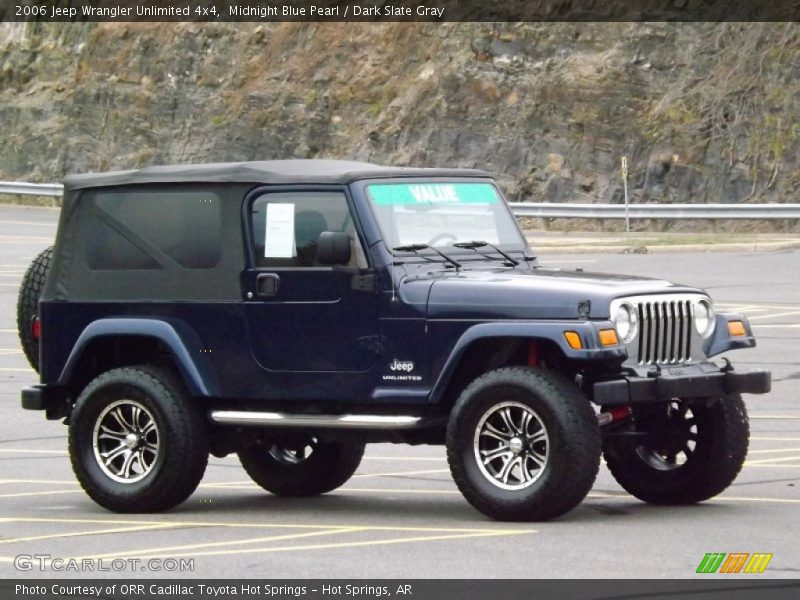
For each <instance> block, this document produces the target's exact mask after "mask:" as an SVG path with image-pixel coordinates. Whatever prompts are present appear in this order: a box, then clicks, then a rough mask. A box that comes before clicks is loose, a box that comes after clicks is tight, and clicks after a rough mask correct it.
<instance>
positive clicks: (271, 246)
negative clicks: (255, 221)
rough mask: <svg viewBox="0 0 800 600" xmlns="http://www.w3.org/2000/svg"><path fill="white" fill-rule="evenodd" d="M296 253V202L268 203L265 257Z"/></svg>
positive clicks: (289, 255)
mask: <svg viewBox="0 0 800 600" xmlns="http://www.w3.org/2000/svg"><path fill="white" fill-rule="evenodd" d="M294 254H295V252H294V204H272V203H270V204H267V231H266V233H265V235H264V258H292V257H293V256H294Z"/></svg>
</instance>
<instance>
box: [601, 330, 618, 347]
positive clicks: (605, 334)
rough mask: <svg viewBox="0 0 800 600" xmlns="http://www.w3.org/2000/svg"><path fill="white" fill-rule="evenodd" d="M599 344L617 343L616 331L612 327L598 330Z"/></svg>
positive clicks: (611, 344)
mask: <svg viewBox="0 0 800 600" xmlns="http://www.w3.org/2000/svg"><path fill="white" fill-rule="evenodd" d="M600 344H601V345H602V346H616V345H617V344H619V340H618V339H617V332H616V331H615V330H613V329H601V330H600Z"/></svg>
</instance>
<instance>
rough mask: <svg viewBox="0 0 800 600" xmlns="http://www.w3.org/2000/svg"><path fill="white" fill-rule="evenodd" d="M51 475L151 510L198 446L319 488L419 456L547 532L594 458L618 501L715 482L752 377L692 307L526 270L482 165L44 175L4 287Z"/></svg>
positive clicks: (690, 496)
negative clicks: (63, 445) (44, 204)
mask: <svg viewBox="0 0 800 600" xmlns="http://www.w3.org/2000/svg"><path fill="white" fill-rule="evenodd" d="M19 322H20V326H21V330H20V333H21V337H22V339H23V345H24V347H25V349H26V352H27V353H28V355H29V357H30V358H31V359H32V362H33V363H34V364H35V365H36V366H37V367H38V368H39V370H40V374H41V384H40V385H37V386H35V387H32V388H29V389H26V390H24V391H23V392H22V405H23V407H24V408H27V409H33V410H44V411H46V414H47V417H48V418H50V419H61V418H64V419H65V420H66V422H67V423H68V424H69V451H70V456H71V460H72V465H73V468H74V470H75V474H76V475H77V477H78V479H79V480H80V482H81V485H82V486H83V488H84V489H85V490H86V492H87V493H88V494H89V496H91V497H92V498H93V499H94V500H95V501H96V502H98V503H99V504H101V505H102V506H104V507H106V508H109V509H111V510H114V511H123V512H144V511H160V510H165V509H168V508H171V507H173V506H175V505H177V504H179V503H180V502H182V501H184V500H185V499H186V498H187V497H188V496H189V495H190V494H191V493H192V492H193V491H194V490H195V488H196V487H197V485H198V483H199V482H200V480H201V478H202V476H203V472H204V470H205V468H206V464H207V461H208V455H209V453H211V454H213V455H214V456H220V457H221V456H225V455H227V454H230V453H233V452H235V453H237V454H238V456H239V458H240V460H241V463H242V465H243V466H244V468H245V470H246V471H247V473H248V474H249V475H250V476H251V477H252V478H253V480H254V481H255V482H257V483H258V484H259V485H260V486H262V487H263V488H264V489H266V490H268V491H270V492H272V493H275V494H283V495H287V496H307V495H313V494H321V493H325V492H328V491H331V490H333V489H335V488H337V487H339V486H341V485H342V484H343V483H344V482H345V481H347V480H348V478H349V477H350V476H352V475H353V473H354V472H355V471H356V469H357V468H358V465H359V462H360V460H361V458H362V455H363V452H364V445H365V444H366V443H369V442H403V443H410V444H445V445H446V447H447V457H448V461H449V464H450V468H451V470H452V474H453V478H454V479H455V481H456V483H457V485H458V487H459V489H460V490H461V491H462V492H463V494H464V496H465V497H466V498H467V500H468V501H469V502H471V503H472V504H473V505H474V506H475V507H476V508H478V509H479V510H481V511H483V512H484V513H486V514H488V515H491V516H492V517H495V518H498V519H506V520H534V519H549V518H552V517H556V516H558V515H561V514H563V513H565V512H567V511H569V510H570V509H572V508H573V507H575V506H576V505H577V504H578V503H580V502H581V500H582V499H583V498H584V497H585V496H586V494H587V493H588V492H589V490H590V488H591V486H592V484H593V482H594V480H595V477H596V475H597V471H598V465H599V463H600V456H601V453H603V454H604V455H605V460H606V462H607V464H608V467H609V469H610V470H611V472H612V474H613V475H614V477H615V478H616V479H617V481H618V482H619V483H620V484H621V485H622V487H624V488H625V489H626V490H628V491H629V492H630V493H631V494H633V495H634V496H636V497H638V498H641V499H642V500H645V501H648V502H654V503H659V504H686V503H693V502H699V501H702V500H705V499H707V498H710V497H712V496H714V495H716V494H719V493H720V492H721V491H723V490H724V489H725V488H726V487H727V486H728V485H730V483H731V482H732V481H733V480H734V478H735V477H736V475H737V473H738V472H739V470H740V468H741V466H742V463H743V461H744V459H745V455H746V453H747V444H748V421H747V416H746V413H745V407H744V404H743V403H742V400H741V396H740V394H741V393H742V392H749V393H764V392H767V391H768V390H769V387H770V378H769V373H767V372H764V371H750V372H740V371H735V370H733V368H732V366H731V365H730V363H728V362H727V360H726V361H725V362H724V364H717V363H714V362H712V361H710V360H709V359H710V357H712V356H715V355H718V354H720V353H722V352H725V351H727V350H731V349H734V348H749V347H753V346H754V345H755V340H754V339H753V336H752V333H751V330H750V326H749V324H748V322H747V320H746V319H745V318H744V317H743V316H742V315H734V314H716V313H715V311H714V308H713V305H712V303H711V300H710V299H709V297H708V296H707V295H706V294H705V293H704V292H703V291H701V290H698V289H694V288H689V287H685V286H679V285H674V284H671V283H668V282H666V281H661V280H657V279H656V280H653V279H642V278H634V277H627V276H620V275H600V274H590V273H584V272H580V271H569V272H568V271H561V270H554V269H547V268H543V267H541V266H539V265H538V264H537V261H536V258H535V257H534V256H533V255H532V254H531V250H530V248H529V247H528V244H527V242H526V240H525V238H524V237H523V235H522V233H521V232H520V229H519V227H518V226H517V223H516V222H515V220H514V218H513V216H512V214H511V213H510V211H509V209H508V207H507V205H506V203H505V201H504V199H503V196H502V194H501V192H500V190H499V189H498V187H497V185H496V184H495V182H494V181H493V180H492V178H491V177H490V176H489V175H487V174H486V173H483V172H480V171H474V170H462V169H411V168H392V167H381V166H376V165H371V164H365V163H354V162H340V161H324V160H292V161H275V162H253V163H236V164H211V165H196V166H195V165H191V166H176V167H153V168H147V169H142V170H138V171H125V172H115V173H104V174H95V175H81V176H72V177H68V178H67V180H66V183H65V195H64V206H63V209H62V212H61V220H60V223H59V228H58V235H57V239H56V243H55V247H54V249H52V250H48V251H45V252H44V253H43V254H42V255H41V256H40V257H39V258H38V259H37V260H36V261H35V262H34V264H33V265H32V266H31V269H30V270H29V273H28V276H27V277H26V278H25V282H24V285H23V288H22V290H21V294H20V304H19Z"/></svg>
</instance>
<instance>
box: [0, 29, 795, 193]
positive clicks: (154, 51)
mask: <svg viewBox="0 0 800 600" xmlns="http://www.w3.org/2000/svg"><path fill="white" fill-rule="evenodd" d="M798 116H800V29H799V28H798V26H797V25H796V24H786V23H781V24H759V23H751V24H733V23H732V24H721V25H718V24H709V23H698V24H668V23H655V24H632V23H572V24H569V23H558V24H485V23H447V24H417V23H407V24H400V23H381V24H375V23H362V24H321V23H277V24H267V25H260V24H251V23H246V24H245V23H238V24H237V23H232V24H210V23H206V24H131V23H116V24H100V25H96V24H75V23H70V24H4V25H0V121H2V123H3V133H2V135H1V136H0V178H3V179H14V180H29V181H59V180H60V179H61V178H62V177H63V175H64V174H65V173H68V172H85V171H95V170H107V169H117V168H131V167H135V166H143V165H149V164H163V163H175V162H207V161H236V160H254V159H271V158H288V157H327V158H354V159H363V160H369V161H374V162H381V163H387V164H399V165H404V164H413V165H431V166H433V165H436V166H467V167H480V168H483V169H486V170H489V171H491V172H493V173H495V174H496V175H498V176H499V177H500V179H501V181H502V183H503V185H504V187H505V189H506V192H507V193H508V195H509V197H510V198H512V199H514V200H532V201H542V200H545V201H575V202H618V201H622V180H621V176H620V160H621V158H622V157H623V156H626V157H627V158H628V162H629V169H630V175H629V186H630V190H631V195H632V199H633V201H637V202H645V201H659V202H786V201H797V198H796V191H797V188H798V186H800V170H798V163H800V155H799V154H798V146H797V137H798Z"/></svg>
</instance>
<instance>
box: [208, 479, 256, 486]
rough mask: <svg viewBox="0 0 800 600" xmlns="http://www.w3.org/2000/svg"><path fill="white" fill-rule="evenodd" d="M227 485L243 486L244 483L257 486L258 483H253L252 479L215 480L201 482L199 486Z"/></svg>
mask: <svg viewBox="0 0 800 600" xmlns="http://www.w3.org/2000/svg"><path fill="white" fill-rule="evenodd" d="M229 485H232V486H245V485H247V486H250V487H259V486H258V485H256V484H255V483H253V482H252V480H247V481H219V482H216V483H201V484H200V487H201V488H219V487H223V488H224V487H228V486H229Z"/></svg>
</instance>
